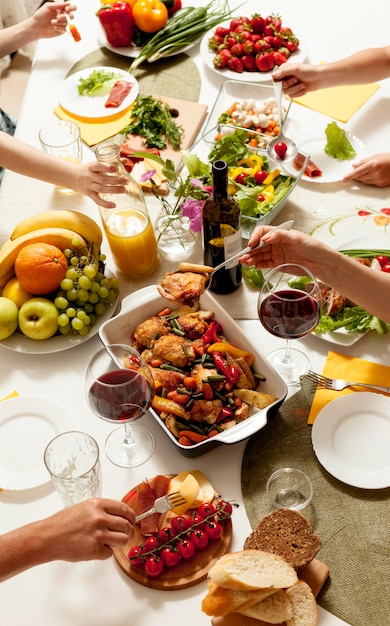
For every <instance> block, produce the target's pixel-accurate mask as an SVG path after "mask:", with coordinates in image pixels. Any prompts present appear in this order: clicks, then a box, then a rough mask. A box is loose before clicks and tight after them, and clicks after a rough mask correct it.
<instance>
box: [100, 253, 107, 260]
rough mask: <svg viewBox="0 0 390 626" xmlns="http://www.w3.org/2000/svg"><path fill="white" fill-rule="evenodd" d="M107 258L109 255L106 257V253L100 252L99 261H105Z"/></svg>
mask: <svg viewBox="0 0 390 626" xmlns="http://www.w3.org/2000/svg"><path fill="white" fill-rule="evenodd" d="M106 258H107V257H106V255H105V254H102V253H100V254H99V256H98V261H105V260H106Z"/></svg>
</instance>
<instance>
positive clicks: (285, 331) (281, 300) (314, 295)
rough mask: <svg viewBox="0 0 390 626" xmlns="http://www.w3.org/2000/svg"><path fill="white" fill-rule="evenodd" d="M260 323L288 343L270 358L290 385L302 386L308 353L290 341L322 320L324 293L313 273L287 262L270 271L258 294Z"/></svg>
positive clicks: (306, 369) (304, 333) (271, 354)
mask: <svg viewBox="0 0 390 626" xmlns="http://www.w3.org/2000/svg"><path fill="white" fill-rule="evenodd" d="M257 312H258V315H259V320H260V322H261V323H262V325H263V326H264V328H265V329H266V330H267V331H268V332H269V333H271V334H272V335H275V337H280V338H282V339H285V340H286V345H285V347H284V348H280V349H278V350H274V351H273V352H271V353H270V354H269V355H268V356H267V359H268V361H270V363H271V364H272V365H273V367H274V369H275V370H276V371H277V372H278V374H279V375H280V376H281V378H283V380H284V381H285V382H286V384H287V385H293V384H297V382H298V383H299V377H300V376H302V374H305V372H307V371H308V369H310V361H309V359H308V358H307V356H306V354H304V353H303V352H301V351H300V350H296V349H295V348H294V349H292V348H291V347H290V341H291V339H299V338H300V337H304V336H305V335H308V334H309V333H311V332H312V331H313V330H314V328H315V327H316V326H317V324H318V322H319V320H320V317H321V291H320V288H319V286H318V283H317V281H316V279H315V277H314V276H313V274H312V273H311V272H310V271H309V270H308V269H307V268H306V267H303V266H302V265H297V264H294V263H285V264H283V265H279V266H277V267H275V268H274V269H273V270H271V271H270V272H269V273H268V274H267V275H266V276H265V282H264V285H263V287H262V290H261V292H260V295H259V300H258V309H257Z"/></svg>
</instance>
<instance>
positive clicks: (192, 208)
mask: <svg viewBox="0 0 390 626" xmlns="http://www.w3.org/2000/svg"><path fill="white" fill-rule="evenodd" d="M203 204H204V200H195V199H194V198H187V199H186V200H184V202H183V203H182V205H181V211H182V213H183V215H184V216H185V217H188V218H189V220H190V228H191V230H192V231H193V232H194V233H200V232H201V230H202V208H203Z"/></svg>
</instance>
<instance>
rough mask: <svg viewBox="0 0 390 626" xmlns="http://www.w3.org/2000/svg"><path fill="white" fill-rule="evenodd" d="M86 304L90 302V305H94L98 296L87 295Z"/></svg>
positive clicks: (97, 300) (95, 294) (93, 294)
mask: <svg viewBox="0 0 390 626" xmlns="http://www.w3.org/2000/svg"><path fill="white" fill-rule="evenodd" d="M88 302H90V303H91V304H96V303H97V302H99V295H98V294H97V293H91V292H90V293H89V296H88Z"/></svg>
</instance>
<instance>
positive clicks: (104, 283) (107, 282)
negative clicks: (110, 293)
mask: <svg viewBox="0 0 390 626" xmlns="http://www.w3.org/2000/svg"><path fill="white" fill-rule="evenodd" d="M100 286H101V287H107V289H110V287H111V279H110V278H103V279H102V280H101V281H100Z"/></svg>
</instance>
